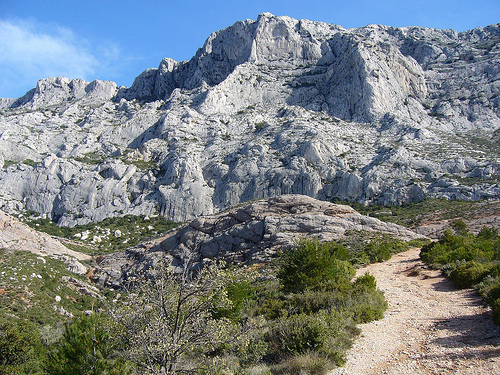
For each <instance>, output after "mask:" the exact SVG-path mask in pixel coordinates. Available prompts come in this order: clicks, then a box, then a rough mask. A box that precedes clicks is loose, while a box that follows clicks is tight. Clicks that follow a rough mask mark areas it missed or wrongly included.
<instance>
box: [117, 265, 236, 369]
mask: <svg viewBox="0 0 500 375" xmlns="http://www.w3.org/2000/svg"><path fill="white" fill-rule="evenodd" d="M228 307H230V301H229V299H228V298H227V295H226V294H225V272H224V271H223V270H222V269H221V268H220V267H218V266H216V265H215V264H211V265H208V266H205V267H204V268H202V269H201V270H200V271H198V272H197V273H193V272H191V271H190V270H189V264H187V265H185V267H184V269H183V271H182V272H181V273H180V274H176V273H175V272H174V269H173V267H171V266H170V264H168V263H166V264H163V265H161V266H158V267H156V268H155V269H154V273H153V277H151V278H150V279H148V280H145V281H143V282H142V285H140V286H139V287H138V288H137V289H135V290H134V291H133V293H130V294H129V299H128V304H127V306H125V307H122V308H120V309H118V310H115V311H113V312H112V315H113V317H114V318H115V319H116V320H117V321H118V322H120V324H121V325H122V327H123V331H122V338H123V340H124V343H125V347H126V350H125V352H124V354H125V355H126V357H127V358H129V359H130V360H132V361H133V362H134V363H136V364H137V365H138V366H139V367H140V368H142V369H144V370H145V371H147V372H149V373H155V374H158V373H159V374H177V373H189V372H193V371H195V370H201V369H202V368H207V367H209V365H207V361H206V358H207V356H206V355H207V354H208V353H210V352H213V351H214V350H216V349H217V345H220V344H222V343H227V342H229V341H231V340H232V339H235V337H236V336H237V335H236V334H235V331H234V329H235V326H234V325H233V324H232V323H231V322H230V320H229V319H227V318H219V319H217V318H216V317H215V315H216V314H215V312H216V311H219V310H220V309H223V308H228Z"/></svg>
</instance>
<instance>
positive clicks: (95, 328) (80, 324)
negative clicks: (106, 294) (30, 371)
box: [46, 314, 131, 375]
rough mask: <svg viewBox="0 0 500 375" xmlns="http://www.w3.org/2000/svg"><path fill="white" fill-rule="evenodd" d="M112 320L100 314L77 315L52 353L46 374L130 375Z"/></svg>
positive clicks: (49, 354)
mask: <svg viewBox="0 0 500 375" xmlns="http://www.w3.org/2000/svg"><path fill="white" fill-rule="evenodd" d="M109 326H110V323H109V321H108V320H107V319H106V318H104V317H102V316H100V315H97V314H94V315H91V316H88V317H86V316H82V317H79V318H75V319H74V321H73V322H72V323H68V324H67V325H66V329H65V332H64V335H63V337H62V339H61V341H60V342H59V343H58V344H57V345H55V347H54V349H53V350H52V351H50V352H49V353H48V361H47V366H46V373H47V374H53V375H80V374H88V375H101V374H110V375H111V374H116V375H120V374H130V373H131V368H130V367H129V366H128V365H127V363H125V361H124V360H123V359H121V358H119V357H117V356H116V355H114V354H115V348H114V347H113V340H112V339H111V337H110V334H109V332H108V331H107V330H106V329H107V328H109Z"/></svg>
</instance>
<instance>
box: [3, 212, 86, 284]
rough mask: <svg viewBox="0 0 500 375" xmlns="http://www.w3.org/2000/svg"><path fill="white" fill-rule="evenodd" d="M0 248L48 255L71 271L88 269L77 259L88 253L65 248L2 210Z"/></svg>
mask: <svg viewBox="0 0 500 375" xmlns="http://www.w3.org/2000/svg"><path fill="white" fill-rule="evenodd" d="M0 249H4V250H7V251H29V252H31V253H34V254H37V255H40V256H42V257H45V256H49V257H51V258H54V259H58V260H60V261H62V262H64V263H65V264H66V265H67V266H68V269H69V270H70V271H72V272H75V273H79V274H84V273H86V272H87V271H88V268H87V267H86V266H84V265H83V264H81V263H80V262H79V260H90V256H89V255H85V254H82V253H79V252H76V251H73V250H70V249H68V248H66V247H65V246H64V245H63V244H61V243H60V242H59V241H57V240H55V239H54V238H52V237H51V236H49V235H48V234H45V233H41V232H37V231H35V230H33V229H31V228H30V227H28V226H27V225H26V224H23V223H21V222H19V221H18V220H16V219H14V218H13V217H12V216H10V215H6V214H5V213H4V212H2V211H0Z"/></svg>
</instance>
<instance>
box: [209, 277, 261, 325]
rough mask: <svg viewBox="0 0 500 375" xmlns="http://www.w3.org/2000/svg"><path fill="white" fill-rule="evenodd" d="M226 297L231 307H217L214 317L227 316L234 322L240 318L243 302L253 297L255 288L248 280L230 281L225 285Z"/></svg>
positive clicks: (243, 306)
mask: <svg viewBox="0 0 500 375" xmlns="http://www.w3.org/2000/svg"><path fill="white" fill-rule="evenodd" d="M225 289H226V293H227V298H229V300H230V301H231V307H230V308H228V307H225V308H222V307H221V308H219V309H218V310H217V311H216V312H215V314H214V317H215V318H223V317H224V318H228V319H230V320H232V321H234V322H237V321H239V320H240V319H241V318H242V313H243V310H244V308H245V302H246V301H248V300H251V299H253V298H254V295H255V290H254V287H253V286H252V285H251V284H250V282H249V281H248V280H241V281H234V282H230V283H229V285H227V286H226V288H225Z"/></svg>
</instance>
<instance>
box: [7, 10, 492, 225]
mask: <svg viewBox="0 0 500 375" xmlns="http://www.w3.org/2000/svg"><path fill="white" fill-rule="evenodd" d="M499 40H500V25H499V24H496V25H490V26H487V27H484V28H476V29H473V30H470V31H466V32H461V33H457V32H455V31H453V30H437V29H426V28H421V27H404V28H394V27H388V26H379V25H368V26H366V27H361V28H356V29H345V28H343V27H341V26H337V25H331V24H326V23H321V22H313V21H308V20H295V19H292V18H290V17H284V16H283V17H281V16H280V17H276V16H273V15H271V14H269V13H263V14H261V15H259V17H258V18H257V20H256V21H253V20H246V21H239V22H236V23H235V24H234V25H232V26H230V27H228V28H226V29H223V30H220V31H217V32H214V33H212V34H211V35H210V36H209V38H208V39H207V40H206V42H205V44H204V45H203V46H202V47H201V48H200V49H199V50H198V51H197V52H196V54H195V55H194V57H193V58H192V59H191V60H189V61H182V62H176V61H174V60H172V59H169V58H165V59H164V60H163V61H161V62H160V64H159V67H158V68H153V69H148V70H146V71H145V72H143V73H141V74H140V75H139V76H138V77H137V78H136V80H135V81H134V83H133V85H132V86H131V87H129V88H127V87H117V86H116V84H115V83H113V82H108V81H97V80H96V81H93V82H90V83H89V82H85V81H83V80H79V79H75V80H70V79H67V78H64V77H57V78H46V79H41V80H40V81H39V82H38V84H37V86H36V87H35V88H34V89H33V90H31V91H29V92H28V93H26V95H24V96H23V97H21V98H16V99H2V100H0V165H1V166H2V168H1V170H0V208H1V209H3V210H4V211H6V212H16V211H25V210H28V211H35V212H38V213H40V214H42V215H44V216H45V217H49V218H51V219H53V220H55V221H56V222H57V223H58V224H59V225H67V226H73V225H76V224H85V223H88V222H91V221H94V222H96V221H100V220H102V219H104V218H106V217H113V216H119V215H123V214H144V215H153V214H155V213H159V214H161V215H163V216H165V217H167V218H169V219H172V220H175V221H187V220H192V219H194V218H196V217H198V216H201V215H208V214H214V213H217V212H219V211H221V210H224V209H226V208H228V207H230V206H232V205H234V204H238V203H240V202H245V201H249V200H252V199H261V198H266V197H273V196H279V195H282V194H304V195H308V196H310V197H314V198H318V199H321V200H332V199H338V200H349V201H358V202H364V203H371V202H376V203H380V204H387V203H393V204H400V203H404V202H412V201H418V200H421V199H422V198H423V197H427V196H430V197H444V198H448V199H468V200H477V199H484V198H494V197H497V198H498V197H500V187H499V185H498V181H499V176H500V170H499V166H500V163H499V159H500V158H499V151H498V150H499V149H500V148H499V142H500V130H499V129H500V128H499V124H500V122H499V115H500V95H499V93H500V59H499V56H500V47H499V45H500V43H499Z"/></svg>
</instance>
